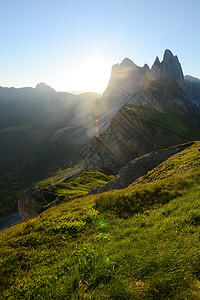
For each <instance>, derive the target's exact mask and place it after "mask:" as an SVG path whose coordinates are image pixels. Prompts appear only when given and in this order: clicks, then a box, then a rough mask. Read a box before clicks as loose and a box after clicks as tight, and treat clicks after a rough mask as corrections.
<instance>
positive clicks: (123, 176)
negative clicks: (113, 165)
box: [90, 142, 193, 194]
mask: <svg viewBox="0 0 200 300" xmlns="http://www.w3.org/2000/svg"><path fill="white" fill-rule="evenodd" d="M192 144H193V143H192V142H190V143H187V144H183V145H179V146H175V147H172V148H169V149H164V150H160V151H157V152H154V153H148V154H146V155H143V156H141V157H139V158H136V159H134V160H132V161H131V162H130V163H128V164H127V165H126V166H125V167H123V168H121V169H120V171H119V173H118V174H117V175H116V176H115V177H114V178H113V179H112V180H111V181H109V182H108V183H106V184H104V185H102V186H98V187H95V188H93V189H91V191H90V194H99V193H103V192H106V191H110V190H115V189H122V188H126V187H128V185H129V184H131V183H133V182H134V181H135V180H136V179H138V178H139V177H141V176H143V175H145V174H146V173H147V172H148V171H150V170H152V169H153V168H155V167H156V166H157V165H159V164H160V163H162V162H163V161H165V160H167V159H168V158H169V157H170V156H172V155H174V154H176V153H178V152H180V151H183V150H184V149H185V148H187V147H189V146H191V145H192Z"/></svg>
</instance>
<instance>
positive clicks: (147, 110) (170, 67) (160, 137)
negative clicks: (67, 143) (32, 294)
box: [85, 50, 200, 173]
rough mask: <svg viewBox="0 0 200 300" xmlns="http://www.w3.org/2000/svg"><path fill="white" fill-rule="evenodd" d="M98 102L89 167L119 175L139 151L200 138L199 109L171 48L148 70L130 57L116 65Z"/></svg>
mask: <svg viewBox="0 0 200 300" xmlns="http://www.w3.org/2000/svg"><path fill="white" fill-rule="evenodd" d="M193 94H194V93H193ZM194 97H195V96H194ZM97 106H98V107H99V110H97V115H96V118H97V119H98V124H99V135H98V136H96V137H94V138H93V139H92V141H91V146H90V151H89V153H88V156H87V159H86V162H85V170H88V171H90V170H93V171H94V170H95V171H100V170H101V171H104V172H111V173H112V172H114V173H117V172H118V170H119V169H120V168H121V167H123V166H124V165H125V164H126V163H128V162H129V161H130V160H132V159H134V158H137V157H139V156H141V155H143V154H146V153H148V152H152V151H157V150H160V149H163V148H167V147H170V146H173V145H176V144H180V143H183V142H187V141H189V140H195V139H198V138H200V109H199V107H197V106H196V105H195V104H194V101H192V100H191V98H189V97H188V83H187V80H186V81H185V79H184V76H183V71H182V68H181V64H180V62H179V60H178V57H177V56H174V55H173V54H172V52H171V51H170V50H166V51H165V53H164V56H163V60H162V62H160V61H159V59H158V57H157V58H156V59H155V62H154V64H153V65H152V67H151V69H150V68H149V67H148V65H146V64H145V65H144V66H143V67H138V66H136V65H135V64H134V63H133V62H132V61H131V60H130V59H128V58H126V59H124V60H123V61H122V63H121V64H117V65H114V66H113V68H112V72H111V78H110V81H109V84H108V87H107V89H106V91H105V92H104V94H103V96H102V98H101V99H98V103H97ZM102 107H103V109H102Z"/></svg>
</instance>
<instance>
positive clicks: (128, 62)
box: [119, 57, 137, 68]
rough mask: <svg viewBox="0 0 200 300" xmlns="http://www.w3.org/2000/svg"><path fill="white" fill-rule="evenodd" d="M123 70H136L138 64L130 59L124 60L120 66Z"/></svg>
mask: <svg viewBox="0 0 200 300" xmlns="http://www.w3.org/2000/svg"><path fill="white" fill-rule="evenodd" d="M119 66H120V67H121V68H124V67H125V68H126V67H131V68H135V67H137V66H136V64H135V63H134V62H133V61H132V60H131V59H129V58H127V57H126V58H124V59H123V60H122V62H121V63H120V65H119Z"/></svg>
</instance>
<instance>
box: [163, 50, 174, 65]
mask: <svg viewBox="0 0 200 300" xmlns="http://www.w3.org/2000/svg"><path fill="white" fill-rule="evenodd" d="M173 58H174V55H173V53H172V52H171V51H170V50H169V49H166V50H165V52H164V56H163V62H166V63H169V62H170V61H171V60H172V59H173Z"/></svg>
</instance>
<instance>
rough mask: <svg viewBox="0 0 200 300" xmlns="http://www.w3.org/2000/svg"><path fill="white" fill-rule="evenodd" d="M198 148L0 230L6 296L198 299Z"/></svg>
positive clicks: (0, 282) (0, 287) (0, 285)
mask: <svg viewBox="0 0 200 300" xmlns="http://www.w3.org/2000/svg"><path fill="white" fill-rule="evenodd" d="M199 146H200V142H195V143H194V144H193V145H192V146H191V147H190V148H187V149H185V150H184V151H183V152H181V153H178V154H176V155H174V156H172V157H170V158H169V159H168V160H167V161H166V162H164V163H163V164H162V165H161V166H160V167H158V168H157V169H156V170H155V171H154V172H153V171H152V172H151V173H149V174H148V175H147V176H144V177H143V178H140V179H139V181H140V182H142V184H133V185H131V186H129V187H128V188H127V189H124V190H120V191H112V192H107V193H104V194H102V195H96V196H94V195H92V196H86V197H83V198H79V199H73V200H71V201H68V202H67V203H62V204H60V205H58V206H56V207H52V208H50V209H48V210H46V211H45V212H43V213H42V214H41V215H40V216H38V217H37V218H35V219H32V220H29V221H27V222H24V223H22V224H19V225H17V226H14V227H12V228H9V229H6V230H4V231H2V232H0V243H1V246H0V266H1V273H0V291H1V294H0V298H1V299H200V245H199V237H200V211H199V199H200V187H199V181H200V168H199V164H200V154H199V151H198V147H199ZM82 188H83V186H82ZM62 189H63V186H62ZM77 190H78V186H77ZM66 193H67V192H66Z"/></svg>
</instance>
